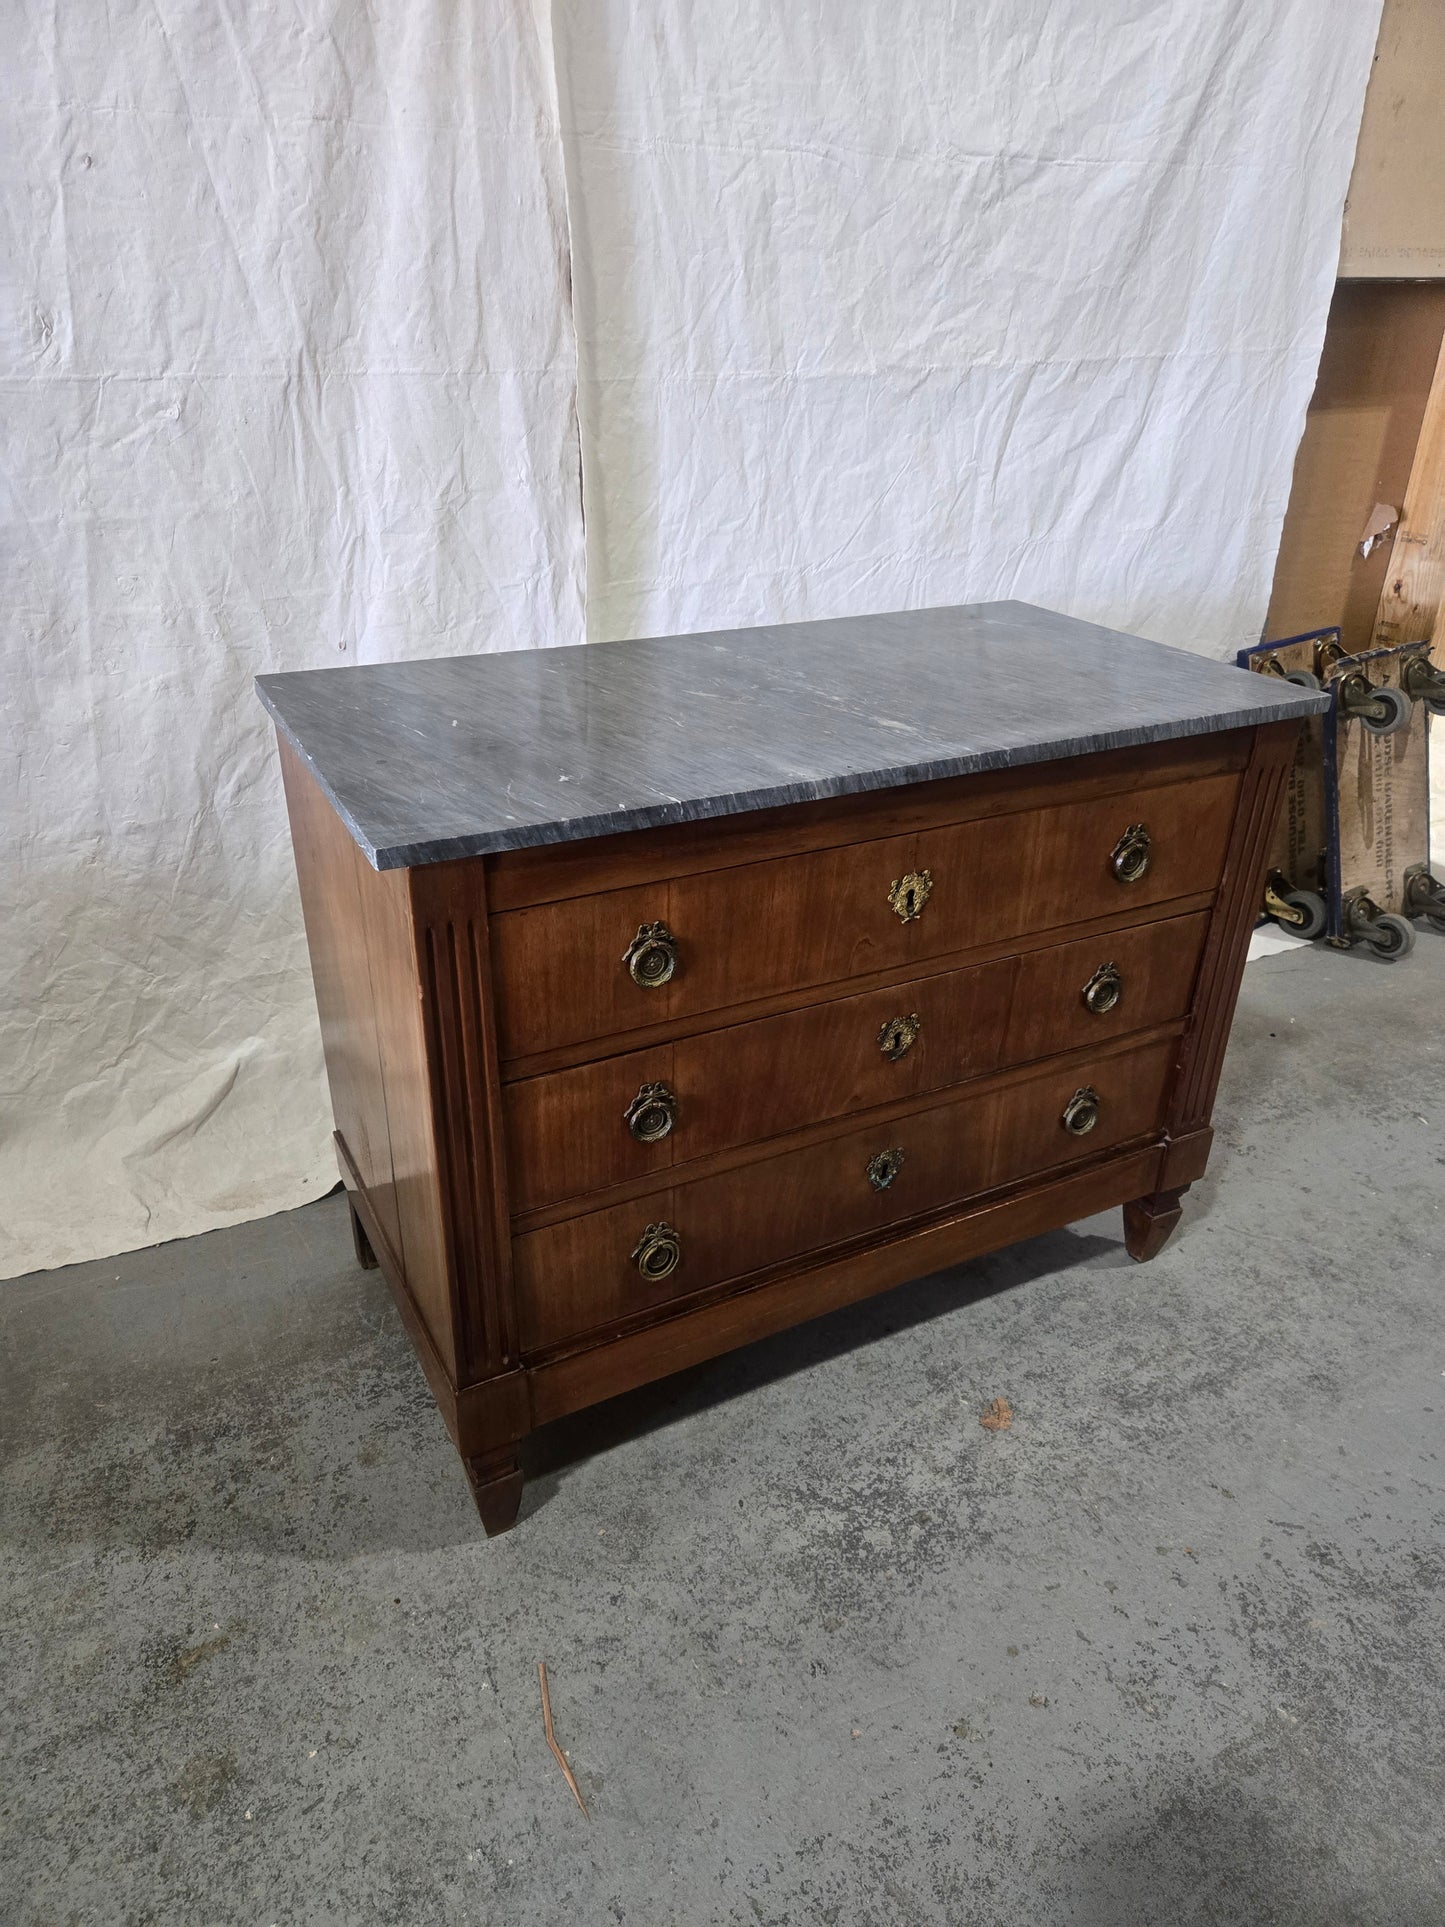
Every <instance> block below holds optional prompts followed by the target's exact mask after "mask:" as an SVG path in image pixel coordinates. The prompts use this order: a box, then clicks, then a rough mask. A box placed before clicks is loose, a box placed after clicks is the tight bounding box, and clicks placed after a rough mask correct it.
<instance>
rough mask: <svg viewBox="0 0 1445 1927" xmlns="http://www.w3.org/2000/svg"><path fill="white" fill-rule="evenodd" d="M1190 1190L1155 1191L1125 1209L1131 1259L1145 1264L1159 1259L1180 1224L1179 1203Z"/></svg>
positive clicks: (1128, 1249)
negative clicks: (1153, 1259)
mask: <svg viewBox="0 0 1445 1927" xmlns="http://www.w3.org/2000/svg"><path fill="white" fill-rule="evenodd" d="M1188 1189H1189V1187H1188V1185H1184V1186H1182V1187H1181V1189H1179V1190H1178V1191H1155V1192H1152V1193H1151V1194H1150V1195H1149V1196H1148V1197H1147V1198H1135V1200H1134V1202H1133V1203H1132V1204H1126V1205H1125V1206H1124V1248H1125V1250H1126V1251H1127V1252H1128V1253H1129V1256H1130V1257H1131V1258H1136V1259H1137V1260H1138V1261H1139V1263H1140V1264H1141V1265H1142V1264H1144V1263H1146V1262H1147V1260H1148V1259H1150V1258H1157V1257H1158V1255H1159V1253H1160V1252H1161V1251H1162V1250H1163V1249H1164V1247H1165V1245H1167V1244H1168V1242H1169V1234H1170V1232H1171V1231H1173V1229H1174V1227H1175V1225H1176V1224H1178V1222H1179V1200H1180V1199H1181V1198H1182V1197H1183V1196H1184V1193H1185V1191H1187V1190H1188Z"/></svg>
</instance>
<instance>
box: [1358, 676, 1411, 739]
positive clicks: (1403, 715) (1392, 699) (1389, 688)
mask: <svg viewBox="0 0 1445 1927" xmlns="http://www.w3.org/2000/svg"><path fill="white" fill-rule="evenodd" d="M1371 707H1372V708H1373V709H1375V710H1376V711H1380V710H1383V712H1384V713H1383V714H1382V715H1381V714H1376V715H1373V716H1367V715H1363V714H1362V715H1361V717H1360V723H1361V726H1362V727H1363V728H1364V729H1366V730H1368V731H1369V733H1370V735H1371V736H1393V735H1394V734H1395V731H1396V730H1397V729H1403V728H1404V727H1405V725H1406V723H1408V722H1409V720H1410V711H1411V709H1412V708H1413V707H1414V705H1413V704H1412V703H1411V701H1410V698H1409V697H1408V696H1407V695H1406V694H1405V692H1404V690H1403V689H1396V688H1395V687H1394V686H1393V685H1392V684H1390V683H1382V684H1381V685H1379V687H1377V688H1376V690H1375V693H1374V696H1373V697H1372V698H1371Z"/></svg>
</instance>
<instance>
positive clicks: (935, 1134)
mask: <svg viewBox="0 0 1445 1927" xmlns="http://www.w3.org/2000/svg"><path fill="white" fill-rule="evenodd" d="M1177 1049H1178V1042H1177V1039H1176V1038H1173V1037H1170V1038H1166V1039H1164V1040H1163V1041H1162V1042H1156V1043H1153V1044H1150V1045H1147V1046H1144V1047H1136V1048H1135V1049H1132V1050H1130V1049H1122V1050H1117V1051H1115V1052H1113V1053H1109V1054H1105V1055H1101V1056H1097V1057H1096V1056H1094V1055H1092V1054H1088V1055H1085V1054H1083V1053H1080V1054H1079V1055H1077V1056H1075V1057H1074V1058H1073V1059H1072V1060H1070V1061H1068V1062H1066V1063H1063V1064H1054V1065H1053V1066H1051V1067H1043V1068H1040V1069H1037V1070H1032V1071H1028V1072H1024V1073H1021V1074H1020V1075H1019V1076H1018V1077H1017V1078H1015V1079H1013V1080H1012V1081H1010V1082H1009V1083H1007V1084H1004V1085H1001V1086H996V1087H995V1088H993V1089H992V1090H989V1091H984V1092H978V1093H975V1094H973V1095H971V1096H968V1095H965V1096H962V1097H958V1096H955V1097H954V1098H953V1099H952V1100H951V1101H950V1102H948V1103H943V1104H934V1105H931V1106H925V1107H923V1108H920V1109H919V1110H916V1111H913V1112H911V1113H909V1114H908V1115H906V1116H904V1117H902V1118H895V1119H893V1120H891V1121H889V1122H887V1123H874V1124H871V1125H865V1126H860V1127H858V1128H856V1129H851V1130H847V1131H844V1132H842V1133H840V1134H839V1135H838V1136H835V1137H831V1138H828V1139H826V1140H825V1141H824V1142H822V1143H815V1144H809V1145H806V1146H804V1147H802V1148H800V1149H796V1150H792V1151H787V1152H780V1153H779V1154H777V1155H775V1156H773V1157H770V1158H762V1159H759V1160H756V1161H754V1162H752V1163H750V1164H744V1165H740V1166H738V1167H736V1168H734V1169H732V1170H729V1171H724V1172H720V1173H718V1174H717V1175H715V1176H712V1177H701V1178H697V1179H695V1180H693V1182H691V1183H678V1184H675V1185H670V1186H668V1185H664V1186H663V1187H661V1188H659V1189H657V1190H654V1191H651V1192H648V1193H646V1194H645V1195H644V1196H642V1197H638V1198H634V1199H632V1200H630V1201H629V1202H627V1203H625V1204H618V1205H613V1206H610V1207H608V1208H606V1209H604V1210H600V1211H592V1212H588V1213H586V1214H584V1215H582V1216H578V1217H573V1218H567V1219H564V1220H563V1221H562V1222H561V1223H559V1224H554V1225H549V1226H547V1227H546V1228H545V1229H543V1230H539V1231H532V1232H528V1233H527V1234H526V1235H525V1236H523V1237H520V1238H518V1239H516V1240H515V1242H514V1245H513V1253H514V1278H515V1287H516V1294H517V1305H518V1315H519V1319H520V1324H521V1336H522V1345H523V1349H524V1351H525V1352H536V1351H538V1350H542V1349H545V1348H546V1347H548V1346H551V1345H556V1344H558V1343H561V1342H562V1341H564V1340H566V1339H568V1338H571V1337H575V1336H577V1335H579V1334H581V1333H584V1332H589V1331H593V1330H595V1329H596V1328H597V1327H599V1326H604V1325H606V1324H608V1323H610V1322H613V1321H616V1320H619V1319H624V1318H627V1317H630V1316H631V1315H633V1314H635V1313H638V1312H642V1311H645V1310H647V1309H648V1308H649V1307H651V1306H657V1305H664V1304H667V1303H670V1302H671V1301H673V1300H675V1299H678V1298H682V1297H687V1296H690V1295H691V1294H693V1293H695V1292H699V1291H703V1290H706V1289H707V1288H708V1287H709V1286H712V1285H717V1284H721V1283H723V1282H725V1281H727V1280H729V1279H733V1278H742V1277H746V1276H747V1275H749V1274H750V1273H753V1272H757V1271H760V1270H763V1269H765V1268H767V1267H769V1266H772V1265H776V1264H779V1263H782V1262H784V1261H786V1260H788V1259H791V1258H796V1257H799V1256H801V1255H803V1254H806V1253H809V1252H814V1251H820V1250H823V1249H825V1248H827V1247H829V1246H832V1245H836V1244H840V1243H843V1242H845V1241H847V1240H851V1239H857V1238H865V1237H867V1236H868V1235H869V1234H870V1233H883V1232H886V1231H888V1230H889V1229H891V1228H892V1227H894V1226H896V1225H898V1224H901V1223H903V1222H904V1221H906V1220H908V1219H911V1218H917V1217H920V1216H923V1215H925V1214H927V1213H929V1212H933V1211H937V1210H939V1209H941V1208H943V1207H945V1206H947V1205H949V1204H953V1203H958V1202H961V1201H963V1200H965V1199H967V1198H970V1197H972V1196H975V1195H976V1194H978V1193H981V1192H984V1191H990V1190H994V1189H997V1188H999V1187H1001V1186H1005V1185H1009V1184H1012V1183H1015V1182H1017V1181H1020V1180H1022V1179H1024V1178H1027V1177H1029V1176H1031V1175H1033V1174H1035V1173H1038V1172H1042V1171H1047V1170H1052V1169H1053V1168H1054V1167H1055V1166H1059V1167H1062V1166H1065V1165H1069V1164H1072V1163H1075V1162H1077V1161H1078V1160H1080V1159H1083V1158H1091V1157H1095V1156H1097V1155H1098V1154H1099V1153H1100V1152H1103V1151H1107V1150H1109V1149H1111V1148H1113V1147H1114V1146H1117V1145H1120V1144H1124V1143H1127V1142H1129V1141H1131V1140H1134V1139H1139V1138H1144V1137H1147V1136H1149V1135H1150V1134H1152V1133H1153V1132H1154V1131H1156V1130H1157V1129H1158V1128H1159V1126H1160V1123H1161V1120H1162V1116H1163V1105H1164V1100H1165V1095H1166V1091H1167V1086H1168V1082H1169V1076H1170V1072H1171V1069H1172V1067H1173V1064H1174V1060H1175V1056H1176V1054H1177ZM1084 1086H1091V1087H1092V1088H1093V1090H1094V1091H1096V1092H1097V1094H1098V1097H1099V1100H1100V1110H1099V1118H1098V1122H1097V1124H1096V1125H1095V1126H1094V1128H1093V1129H1092V1130H1091V1131H1090V1132H1089V1133H1088V1135H1087V1136H1082V1137H1075V1136H1072V1135H1070V1133H1069V1132H1068V1130H1066V1129H1065V1127H1064V1125H1063V1123H1062V1121H1061V1120H1062V1115H1063V1112H1064V1108H1065V1106H1066V1105H1067V1104H1068V1103H1069V1101H1070V1099H1071V1098H1072V1097H1073V1096H1074V1094H1075V1092H1076V1091H1077V1090H1079V1089H1080V1088H1081V1087H1084ZM895 1150H901V1151H902V1154H903V1156H902V1163H901V1165H900V1167H899V1169H898V1172H897V1175H896V1176H895V1177H894V1178H893V1179H892V1181H891V1183H889V1184H888V1186H887V1188H886V1189H882V1190H879V1189H875V1188H874V1185H873V1184H872V1183H871V1182H870V1179H869V1176H868V1167H869V1163H870V1160H872V1159H874V1158H876V1157H877V1156H879V1154H882V1153H888V1152H891V1151H895ZM658 1223H665V1224H666V1225H668V1226H670V1227H672V1228H673V1229H674V1230H675V1231H676V1233H677V1235H678V1237H679V1239H680V1243H681V1250H682V1257H681V1262H680V1263H679V1264H678V1266H677V1268H676V1269H675V1270H674V1271H673V1272H672V1273H671V1274H670V1275H669V1276H667V1277H664V1278H661V1279H658V1280H654V1281H649V1280H646V1279H644V1278H643V1276H642V1275H641V1273H640V1271H639V1268H638V1265H637V1264H636V1263H635V1262H634V1257H633V1254H634V1251H635V1250H636V1249H637V1247H638V1245H639V1241H640V1240H641V1239H642V1238H643V1235H644V1233H645V1231H646V1228H647V1227H648V1226H649V1225H654V1224H658Z"/></svg>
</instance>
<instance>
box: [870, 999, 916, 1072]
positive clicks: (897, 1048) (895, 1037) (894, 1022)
mask: <svg viewBox="0 0 1445 1927" xmlns="http://www.w3.org/2000/svg"><path fill="white" fill-rule="evenodd" d="M922 1028H923V1019H922V1018H921V1017H920V1016H919V1014H918V1012H917V1011H916V1010H911V1011H910V1012H909V1013H908V1015H907V1016H906V1017H890V1018H889V1019H888V1022H887V1023H886V1024H885V1025H884V1026H883V1028H882V1030H880V1031H879V1033H878V1048H879V1050H881V1051H882V1053H883V1055H884V1056H885V1057H886V1058H887V1059H888V1061H889V1063H890V1064H896V1063H897V1062H898V1060H899V1058H900V1057H906V1056H907V1055H908V1053H909V1051H911V1050H912V1049H913V1046H914V1045H915V1044H916V1043H917V1042H918V1033H919V1031H921V1030H922Z"/></svg>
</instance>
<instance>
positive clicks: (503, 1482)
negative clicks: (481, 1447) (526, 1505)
mask: <svg viewBox="0 0 1445 1927" xmlns="http://www.w3.org/2000/svg"><path fill="white" fill-rule="evenodd" d="M462 1463H463V1465H465V1466H466V1468H467V1478H468V1479H469V1480H470V1482H471V1487H472V1497H473V1498H474V1499H475V1500H476V1502H477V1511H478V1512H479V1513H480V1514H481V1518H482V1524H483V1525H484V1526H485V1527H486V1532H487V1537H488V1538H489V1539H495V1538H496V1536H497V1534H498V1533H499V1532H506V1531H507V1530H508V1528H509V1527H511V1526H513V1525H515V1524H516V1521H517V1507H518V1506H519V1505H520V1504H521V1503H522V1461H521V1459H520V1458H519V1457H518V1456H517V1448H516V1447H515V1446H509V1447H507V1448H506V1449H505V1450H503V1451H501V1452H478V1453H477V1454H476V1455H475V1457H473V1458H470V1459H463V1461H462Z"/></svg>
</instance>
